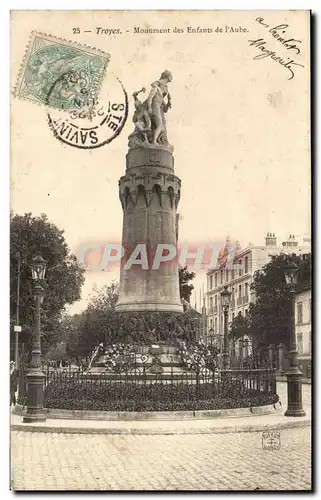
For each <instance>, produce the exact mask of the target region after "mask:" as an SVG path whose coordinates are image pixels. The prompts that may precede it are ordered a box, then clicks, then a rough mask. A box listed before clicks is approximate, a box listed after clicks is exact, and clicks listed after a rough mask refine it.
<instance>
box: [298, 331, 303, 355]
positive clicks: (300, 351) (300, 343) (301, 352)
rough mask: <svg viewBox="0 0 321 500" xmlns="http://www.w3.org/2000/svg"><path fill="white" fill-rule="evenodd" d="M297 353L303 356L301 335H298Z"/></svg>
mask: <svg viewBox="0 0 321 500" xmlns="http://www.w3.org/2000/svg"><path fill="white" fill-rule="evenodd" d="M298 353H299V354H303V337H302V333H298Z"/></svg>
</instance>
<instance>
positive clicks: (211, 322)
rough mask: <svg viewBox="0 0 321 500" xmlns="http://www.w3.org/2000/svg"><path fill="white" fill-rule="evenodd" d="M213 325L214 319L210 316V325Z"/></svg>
mask: <svg viewBox="0 0 321 500" xmlns="http://www.w3.org/2000/svg"><path fill="white" fill-rule="evenodd" d="M212 326H213V319H212V318H210V327H211V328H212Z"/></svg>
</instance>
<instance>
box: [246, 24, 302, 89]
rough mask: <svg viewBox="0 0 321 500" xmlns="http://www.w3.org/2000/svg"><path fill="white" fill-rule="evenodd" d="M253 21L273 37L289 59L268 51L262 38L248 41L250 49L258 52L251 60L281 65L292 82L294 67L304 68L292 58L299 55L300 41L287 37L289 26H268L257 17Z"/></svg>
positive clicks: (266, 44) (267, 46)
mask: <svg viewBox="0 0 321 500" xmlns="http://www.w3.org/2000/svg"><path fill="white" fill-rule="evenodd" d="M255 20H256V22H257V23H259V24H260V25H261V26H263V27H264V28H265V29H266V30H268V33H269V34H270V36H271V37H273V38H274V39H275V40H276V41H277V42H278V43H279V44H280V46H282V47H283V48H284V49H286V50H287V51H289V52H288V53H289V55H290V57H289V56H285V57H281V56H279V55H278V54H277V53H276V52H275V50H270V48H269V45H268V42H267V41H266V40H265V39H264V38H258V39H257V40H248V42H249V44H250V47H255V48H256V49H257V50H258V51H259V54H257V55H256V56H254V57H253V59H254V60H259V59H266V58H270V59H272V60H273V61H274V62H276V63H278V64H281V66H283V67H284V68H285V69H286V70H288V72H289V73H290V74H289V78H288V80H292V79H293V78H294V76H295V67H296V66H301V68H304V65H303V64H300V63H299V62H297V60H296V59H294V58H293V56H297V55H299V54H301V44H302V40H297V39H295V38H291V37H290V36H288V35H287V30H288V28H289V24H278V25H276V26H270V25H269V24H268V23H267V22H265V20H264V18H263V17H257V18H256V19H255Z"/></svg>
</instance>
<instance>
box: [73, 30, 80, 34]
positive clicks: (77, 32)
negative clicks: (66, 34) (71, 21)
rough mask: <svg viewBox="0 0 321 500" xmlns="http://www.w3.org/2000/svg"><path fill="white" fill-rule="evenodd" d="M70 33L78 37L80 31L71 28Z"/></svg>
mask: <svg viewBox="0 0 321 500" xmlns="http://www.w3.org/2000/svg"><path fill="white" fill-rule="evenodd" d="M72 32H73V34H74V35H79V34H80V29H79V28H73V29H72Z"/></svg>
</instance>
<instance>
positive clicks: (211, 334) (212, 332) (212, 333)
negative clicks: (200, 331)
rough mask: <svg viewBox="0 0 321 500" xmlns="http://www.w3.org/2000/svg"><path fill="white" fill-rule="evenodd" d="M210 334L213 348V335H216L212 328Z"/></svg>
mask: <svg viewBox="0 0 321 500" xmlns="http://www.w3.org/2000/svg"><path fill="white" fill-rule="evenodd" d="M208 333H209V334H210V343H211V347H212V346H213V335H214V330H213V328H210V330H209V332H208Z"/></svg>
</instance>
